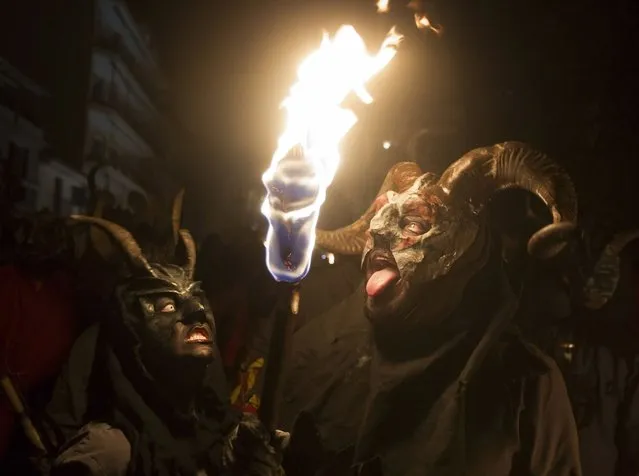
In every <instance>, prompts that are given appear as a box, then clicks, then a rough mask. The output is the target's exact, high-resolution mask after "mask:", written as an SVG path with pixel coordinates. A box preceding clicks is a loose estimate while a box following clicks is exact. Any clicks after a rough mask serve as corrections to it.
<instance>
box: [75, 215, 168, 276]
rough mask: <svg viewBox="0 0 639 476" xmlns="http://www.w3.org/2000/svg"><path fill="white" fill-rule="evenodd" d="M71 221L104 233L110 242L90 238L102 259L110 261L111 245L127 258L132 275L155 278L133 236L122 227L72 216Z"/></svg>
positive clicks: (93, 219)
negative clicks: (90, 226)
mask: <svg viewBox="0 0 639 476" xmlns="http://www.w3.org/2000/svg"><path fill="white" fill-rule="evenodd" d="M71 219H72V220H74V221H75V222H78V223H87V224H89V225H93V227H96V228H98V230H100V231H102V232H104V233H105V234H106V236H107V237H109V238H110V240H107V241H102V240H99V241H97V242H95V241H93V237H94V236H95V235H93V236H92V241H93V246H94V247H95V248H96V250H97V251H98V253H100V255H101V256H102V257H103V258H105V259H106V260H110V259H111V257H112V256H113V254H114V251H115V250H114V249H113V246H111V245H112V243H113V244H115V245H116V246H118V247H119V248H120V250H121V251H122V253H123V254H124V256H125V257H126V258H127V261H128V264H129V265H130V267H131V271H132V272H133V273H135V274H146V275H148V276H156V274H155V271H154V270H153V268H152V267H151V265H150V264H149V262H148V261H147V259H146V258H145V257H144V255H143V254H142V249H141V248H140V246H139V245H138V243H137V242H136V241H135V238H133V235H131V233H129V232H128V231H127V230H125V229H124V228H123V227H121V226H120V225H117V224H115V223H113V222H110V221H108V220H105V219H103V218H97V217H88V216H82V215H72V216H71Z"/></svg>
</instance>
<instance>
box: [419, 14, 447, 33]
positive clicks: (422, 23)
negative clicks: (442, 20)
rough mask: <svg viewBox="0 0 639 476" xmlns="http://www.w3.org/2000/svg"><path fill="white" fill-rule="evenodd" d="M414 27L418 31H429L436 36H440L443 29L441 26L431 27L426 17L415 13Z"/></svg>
mask: <svg viewBox="0 0 639 476" xmlns="http://www.w3.org/2000/svg"><path fill="white" fill-rule="evenodd" d="M415 25H416V26H417V28H419V29H420V30H424V29H426V30H430V31H432V32H433V33H435V34H436V35H437V36H440V35H441V34H442V33H443V32H444V28H443V27H442V26H441V25H433V24H432V23H431V22H430V20H429V19H428V17H427V16H426V15H424V14H421V13H415Z"/></svg>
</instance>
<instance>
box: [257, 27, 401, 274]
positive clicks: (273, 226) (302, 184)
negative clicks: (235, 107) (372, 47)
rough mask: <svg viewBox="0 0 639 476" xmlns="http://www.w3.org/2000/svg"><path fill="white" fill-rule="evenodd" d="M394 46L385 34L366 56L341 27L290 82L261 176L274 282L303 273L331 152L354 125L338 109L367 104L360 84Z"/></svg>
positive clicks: (331, 170) (332, 168) (394, 37)
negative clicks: (353, 101) (282, 120)
mask: <svg viewBox="0 0 639 476" xmlns="http://www.w3.org/2000/svg"><path fill="white" fill-rule="evenodd" d="M401 39H402V36H401V35H399V34H398V33H396V32H395V29H394V28H393V29H391V31H390V32H389V33H388V34H387V36H386V38H385V39H384V41H383V43H382V45H381V47H380V49H379V50H378V52H377V53H376V54H374V55H371V54H370V53H369V52H368V51H367V48H366V45H365V43H364V40H363V39H362V38H361V37H360V36H359V34H358V33H357V31H355V28H353V27H352V26H350V25H344V26H342V27H340V29H339V30H338V31H337V32H336V33H335V35H334V36H333V37H332V38H331V37H329V36H328V34H326V33H325V34H324V37H323V39H322V42H321V45H320V47H319V48H318V49H317V50H315V51H314V52H312V53H311V54H310V55H309V56H308V57H307V58H306V59H305V60H304V61H303V62H302V64H301V65H300V67H299V69H298V72H297V78H298V81H297V82H296V83H295V84H294V85H293V87H292V88H291V89H290V92H289V96H288V97H287V98H286V99H285V100H284V102H283V103H282V107H283V108H284V109H285V110H286V125H285V129H284V132H283V134H282V135H281V136H280V137H279V140H278V144H277V149H276V150H275V153H274V154H273V157H272V160H271V165H270V167H269V168H268V169H267V170H266V172H265V173H264V175H263V176H262V181H263V183H264V185H265V187H266V190H267V195H266V198H265V199H264V202H263V203H262V213H263V214H264V216H265V217H266V218H267V219H268V221H269V229H268V232H267V237H266V249H267V253H266V254H267V258H266V259H267V267H268V269H269V271H270V272H271V274H272V275H273V277H274V278H275V279H276V280H278V281H287V282H296V281H299V280H301V279H302V278H303V277H304V276H305V275H306V274H307V273H308V271H309V269H310V262H311V255H312V251H313V248H314V246H315V228H316V225H317V219H318V217H319V211H320V207H321V205H322V203H324V199H325V197H326V189H327V188H328V187H329V185H330V184H331V182H332V181H333V177H334V176H335V173H336V171H337V167H338V165H339V162H340V152H339V145H340V142H341V140H342V138H343V137H344V136H345V135H346V134H347V133H348V131H349V130H350V129H351V128H352V127H353V125H355V123H356V122H357V117H356V116H355V113H354V112H353V111H352V110H350V109H347V108H345V107H343V106H342V103H343V102H344V100H345V99H346V98H347V96H349V95H350V94H355V95H356V96H357V97H359V99H360V100H361V101H363V102H364V103H367V104H369V103H371V102H372V101H373V98H372V96H371V95H370V93H369V92H368V91H367V90H366V83H367V82H368V81H369V80H370V79H371V78H372V77H373V76H375V75H376V74H377V73H379V72H380V71H381V70H383V69H384V68H385V67H386V65H387V64H388V63H389V62H390V61H391V60H392V59H393V57H394V56H395V54H396V52H397V47H398V45H399V43H400V41H401Z"/></svg>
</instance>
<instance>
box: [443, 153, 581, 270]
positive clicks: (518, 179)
mask: <svg viewBox="0 0 639 476" xmlns="http://www.w3.org/2000/svg"><path fill="white" fill-rule="evenodd" d="M439 185H440V186H441V188H442V189H443V190H444V192H446V193H448V194H449V196H451V198H453V199H461V200H466V201H469V202H471V203H472V204H474V205H475V206H482V205H484V204H485V202H486V201H487V200H488V199H489V198H490V196H491V195H492V194H493V193H494V192H496V191H497V190H502V189H506V188H510V187H518V188H522V189H524V190H528V191H529V192H531V193H533V194H535V195H537V196H538V197H539V198H540V199H541V200H542V201H543V202H544V203H545V204H546V206H547V207H548V209H549V210H550V213H551V214H552V219H553V223H552V224H551V225H548V226H547V227H544V228H542V229H541V230H539V231H538V232H537V233H535V234H534V235H533V236H532V237H531V238H530V241H529V242H528V251H529V253H530V254H532V255H535V256H539V257H543V258H550V257H552V256H555V255H556V254H558V253H559V252H560V251H561V250H562V249H563V248H564V246H565V245H566V243H567V241H568V240H569V239H570V238H571V237H572V235H573V234H574V233H575V230H576V221H577V194H576V192H575V187H574V185H573V183H572V180H571V179H570V177H569V176H568V174H567V173H566V172H565V171H564V170H563V169H562V168H561V167H560V166H559V165H558V164H557V163H555V162H554V161H552V160H550V159H549V158H548V157H547V156H546V155H544V154H542V153H541V152H538V151H536V150H534V149H532V148H531V147H529V146H528V145H526V144H523V143H521V142H503V143H501V144H496V145H494V146H491V147H481V148H478V149H474V150H471V151H470V152H468V153H467V154H465V155H464V156H463V157H462V158H461V159H459V160H457V161H456V162H454V163H453V164H452V165H450V166H449V167H448V168H447V169H446V171H445V172H444V173H443V174H442V176H441V178H440V180H439Z"/></svg>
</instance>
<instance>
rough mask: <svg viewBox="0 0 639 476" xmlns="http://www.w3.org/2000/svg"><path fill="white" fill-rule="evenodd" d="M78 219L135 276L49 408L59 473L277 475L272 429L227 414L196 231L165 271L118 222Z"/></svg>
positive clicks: (75, 353) (182, 234)
mask: <svg viewBox="0 0 639 476" xmlns="http://www.w3.org/2000/svg"><path fill="white" fill-rule="evenodd" d="M77 219H78V220H79V221H83V222H88V223H90V224H92V225H95V226H97V227H99V228H100V229H102V230H103V231H105V232H106V233H107V234H108V235H109V236H110V237H111V238H112V240H113V242H115V243H116V244H117V245H119V246H120V248H121V251H122V252H123V254H124V255H125V257H126V258H127V266H126V268H127V270H128V273H127V274H126V277H124V278H123V279H122V280H121V281H120V284H119V285H118V286H117V288H116V290H115V292H114V296H113V299H112V300H111V308H110V309H109V312H108V313H107V314H108V315H107V319H105V320H104V321H103V322H102V323H101V324H100V325H99V326H96V327H93V328H91V329H89V330H88V331H87V332H86V333H85V334H84V335H83V336H81V338H80V339H79V340H78V342H77V343H76V345H75V347H74V349H73V350H72V353H71V358H70V361H69V364H68V366H67V368H66V369H65V372H64V374H63V376H62V377H61V379H60V381H59V383H58V385H57V388H56V391H55V394H54V398H53V401H52V402H51V404H50V406H49V413H50V416H51V419H52V420H53V421H54V423H55V427H56V429H57V430H59V431H60V432H61V433H62V435H61V436H62V440H66V443H65V444H64V445H62V447H61V449H60V451H59V455H58V457H57V458H56V460H55V462H54V464H53V470H52V474H54V475H68V474H108V475H125V474H126V475H166V476H169V475H185V476H186V475H189V476H190V475H196V474H197V475H202V476H213V475H216V476H217V475H221V474H233V473H234V472H236V471H240V474H264V475H266V474H269V475H270V474H278V473H279V472H280V468H279V463H278V462H277V452H276V451H275V449H274V448H273V447H272V446H271V445H270V440H271V438H270V435H269V434H268V432H267V431H265V430H264V429H263V428H262V427H261V425H260V424H259V422H257V420H255V419H254V418H246V417H245V418H241V416H240V415H238V414H236V413H234V412H232V411H230V410H229V408H228V405H227V396H226V393H225V386H224V376H223V373H222V369H221V366H220V359H219V355H218V352H217V349H216V347H215V323H214V320H213V315H212V313H211V311H210V307H209V305H208V303H207V301H206V298H205V297H204V295H203V293H202V291H201V289H200V287H199V283H196V282H194V281H193V269H194V266H195V244H194V242H193V240H192V239H191V237H190V235H189V233H188V232H187V231H185V230H179V232H178V231H176V234H177V236H176V238H178V237H179V240H176V241H178V249H179V253H178V255H180V256H182V259H181V260H180V261H181V262H182V263H183V264H181V265H179V266H178V265H172V264H165V265H161V264H155V263H149V262H148V261H147V259H146V257H145V256H144V255H143V254H142V251H141V249H140V247H139V246H138V245H137V243H136V242H135V240H134V239H133V237H132V236H131V235H130V234H129V233H128V232H127V231H126V230H124V229H123V228H121V227H119V226H118V225H115V224H114V223H111V222H108V221H106V220H102V219H99V218H88V217H77ZM102 243H103V244H104V243H105V241H102ZM105 254H106V253H105ZM243 471H246V473H243Z"/></svg>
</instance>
